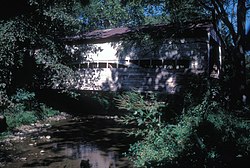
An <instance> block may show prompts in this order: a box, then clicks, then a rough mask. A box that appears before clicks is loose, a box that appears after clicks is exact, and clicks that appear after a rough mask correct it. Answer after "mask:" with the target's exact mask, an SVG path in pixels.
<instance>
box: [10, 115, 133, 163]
mask: <svg viewBox="0 0 250 168" xmlns="http://www.w3.org/2000/svg"><path fill="white" fill-rule="evenodd" d="M124 131H129V128H125V127H124V126H123V125H120V124H119V123H118V122H116V121H115V120H114V119H107V118H104V117H103V116H85V117H80V118H77V119H70V120H64V121H61V122H56V123H54V124H53V126H52V127H51V128H49V129H48V130H47V131H46V132H43V133H41V134H40V135H38V136H36V137H29V138H27V139H26V140H25V141H23V142H20V143H17V144H14V145H15V150H14V151H12V152H16V153H15V154H13V155H14V156H15V155H17V156H15V157H16V159H13V161H12V162H9V163H7V165H6V166H5V167H9V168H10V167H11V168H15V167H17V168H18V167H36V168H39V167H52V168H53V167H58V168H59V167H60V168H78V167H80V164H81V162H83V161H87V162H88V163H89V164H90V165H91V167H92V168H125V167H127V168H129V167H132V164H131V162H129V161H128V160H127V158H126V157H125V156H124V155H123V153H124V152H126V151H127V150H128V147H129V144H130V143H132V142H133V141H134V139H133V138H131V137H128V136H127V135H126V134H124ZM42 137H43V138H42ZM46 137H50V138H46Z"/></svg>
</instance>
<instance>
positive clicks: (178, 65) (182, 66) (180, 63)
mask: <svg viewBox="0 0 250 168" xmlns="http://www.w3.org/2000/svg"><path fill="white" fill-rule="evenodd" d="M189 64H190V61H189V60H177V63H176V69H185V68H189Z"/></svg>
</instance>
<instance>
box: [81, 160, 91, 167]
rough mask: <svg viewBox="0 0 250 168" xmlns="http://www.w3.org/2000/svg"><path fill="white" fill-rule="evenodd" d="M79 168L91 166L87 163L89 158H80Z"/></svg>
mask: <svg viewBox="0 0 250 168" xmlns="http://www.w3.org/2000/svg"><path fill="white" fill-rule="evenodd" d="M80 168H91V165H90V163H89V159H88V160H81V163H80Z"/></svg>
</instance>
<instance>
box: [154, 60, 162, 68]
mask: <svg viewBox="0 0 250 168" xmlns="http://www.w3.org/2000/svg"><path fill="white" fill-rule="evenodd" d="M162 65H163V61H162V60H152V61H151V67H152V68H162Z"/></svg>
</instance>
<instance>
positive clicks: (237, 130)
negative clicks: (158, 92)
mask: <svg viewBox="0 0 250 168" xmlns="http://www.w3.org/2000/svg"><path fill="white" fill-rule="evenodd" d="M196 86H201V85H196ZM195 90H196V91H197V89H195ZM215 90H216V88H213V89H211V88H210V89H208V91H204V90H201V89H199V90H198V91H199V92H200V93H202V92H203V94H201V95H200V96H199V97H195V98H192V97H194V96H197V95H196V94H192V93H188V94H187V93H186V94H185V97H184V98H183V103H182V105H183V106H182V108H181V110H180V111H179V112H178V111H175V113H176V115H169V114H168V113H172V111H171V109H169V108H170V107H173V106H174V105H171V104H166V103H165V104H163V103H162V101H159V99H158V98H157V96H155V95H154V94H153V95H147V96H145V95H142V94H140V93H135V92H128V93H124V94H123V95H121V96H119V98H118V99H117V104H118V107H119V108H120V109H123V110H124V109H125V110H126V111H127V113H126V114H125V116H124V118H123V122H124V123H125V124H133V125H136V129H134V131H133V132H129V134H130V135H133V136H137V137H138V138H139V139H140V140H139V141H137V142H136V143H134V144H131V146H130V149H129V151H128V152H127V153H126V156H127V157H128V158H129V159H130V160H131V161H133V163H134V165H135V166H136V167H192V168H193V167H195V168H196V167H197V168H198V167H199V168H200V167H218V168H221V167H235V166H243V165H244V164H246V163H247V160H248V158H249V152H250V124H249V121H248V120H247V118H244V117H243V116H242V115H240V116H239V115H238V114H237V113H235V111H230V110H228V109H227V108H224V104H223V103H221V101H220V100H219V99H218V98H215V97H216V96H215V93H214V92H215ZM200 93H199V94H200ZM173 102H174V101H173ZM176 104H178V103H176ZM248 113H249V111H248Z"/></svg>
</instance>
